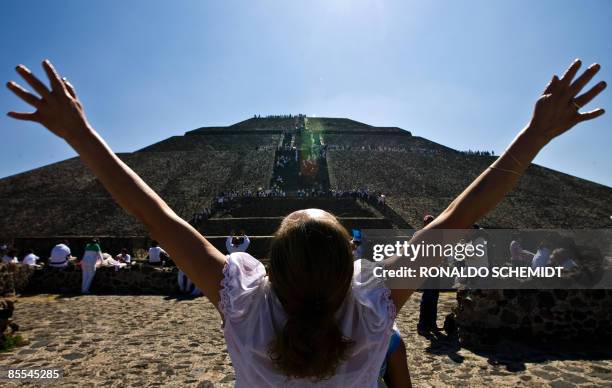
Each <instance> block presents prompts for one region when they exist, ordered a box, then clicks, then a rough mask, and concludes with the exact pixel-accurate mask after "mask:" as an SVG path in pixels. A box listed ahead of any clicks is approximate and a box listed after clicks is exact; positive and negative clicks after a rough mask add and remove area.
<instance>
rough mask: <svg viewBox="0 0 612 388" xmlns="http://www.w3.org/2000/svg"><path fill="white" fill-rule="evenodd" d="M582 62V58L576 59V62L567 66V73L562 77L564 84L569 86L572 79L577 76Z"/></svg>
mask: <svg viewBox="0 0 612 388" xmlns="http://www.w3.org/2000/svg"><path fill="white" fill-rule="evenodd" d="M581 64H582V62H580V59H576V60H575V61H574V63H572V64H571V65H570V67H568V68H567V70H566V71H565V74H563V76H562V77H561V79H560V81H561V84H562V85H565V86H568V85H569V84H570V83H571V82H572V80H573V79H574V77H575V76H576V73H577V72H578V69H580V65H581Z"/></svg>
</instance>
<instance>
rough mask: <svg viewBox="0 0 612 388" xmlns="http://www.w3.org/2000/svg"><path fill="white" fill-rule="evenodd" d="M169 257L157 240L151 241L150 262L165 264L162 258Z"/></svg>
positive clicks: (152, 263)
mask: <svg viewBox="0 0 612 388" xmlns="http://www.w3.org/2000/svg"><path fill="white" fill-rule="evenodd" d="M165 257H168V254H167V253H166V251H164V250H163V249H162V248H161V247H160V246H159V243H158V242H157V241H153V242H151V248H149V264H151V265H163V263H162V258H165Z"/></svg>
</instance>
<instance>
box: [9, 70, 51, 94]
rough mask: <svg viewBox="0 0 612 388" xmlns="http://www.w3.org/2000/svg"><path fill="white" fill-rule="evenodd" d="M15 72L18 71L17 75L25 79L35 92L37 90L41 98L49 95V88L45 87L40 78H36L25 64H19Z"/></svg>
mask: <svg viewBox="0 0 612 388" xmlns="http://www.w3.org/2000/svg"><path fill="white" fill-rule="evenodd" d="M16 70H17V73H19V75H20V76H21V77H22V78H23V79H24V80H26V82H27V83H28V84H30V86H31V87H32V88H33V89H34V90H36V92H38V94H40V95H41V96H42V97H43V98H45V97H47V96H48V95H49V93H50V92H49V89H47V87H46V86H45V84H43V83H42V82H40V80H39V79H38V78H36V76H35V75H34V74H32V72H31V71H30V70H29V69H28V68H27V67H25V66H23V65H19V66H17V68H16Z"/></svg>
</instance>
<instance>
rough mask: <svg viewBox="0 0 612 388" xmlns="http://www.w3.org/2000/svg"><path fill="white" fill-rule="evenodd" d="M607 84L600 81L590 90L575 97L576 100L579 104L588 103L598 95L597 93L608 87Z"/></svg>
mask: <svg viewBox="0 0 612 388" xmlns="http://www.w3.org/2000/svg"><path fill="white" fill-rule="evenodd" d="M606 86H607V85H606V83H605V82H604V81H601V82H600V83H598V84H597V85H595V86H593V87H592V88H591V89H589V91H588V92H586V93H583V94H581V95H580V96H578V97H576V98H575V99H574V102H575V103H576V104H578V106H585V105H586V104H588V103H589V102H591V100H592V99H594V98H595V97H597V95H598V94H599V93H601V92H602V91H603V90H604V89H605V88H606Z"/></svg>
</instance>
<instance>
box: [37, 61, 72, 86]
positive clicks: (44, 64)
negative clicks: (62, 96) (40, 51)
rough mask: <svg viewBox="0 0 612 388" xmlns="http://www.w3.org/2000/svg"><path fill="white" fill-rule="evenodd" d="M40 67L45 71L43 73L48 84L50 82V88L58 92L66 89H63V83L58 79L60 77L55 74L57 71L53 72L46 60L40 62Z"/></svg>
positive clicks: (51, 66)
mask: <svg viewBox="0 0 612 388" xmlns="http://www.w3.org/2000/svg"><path fill="white" fill-rule="evenodd" d="M42 67H43V69H45V73H47V77H48V78H49V82H51V88H52V89H53V90H55V91H58V92H59V91H64V92H65V91H66V89H65V88H64V83H63V82H62V80H61V79H60V76H59V75H58V74H57V71H55V68H54V67H53V65H52V64H51V62H50V61H49V60H48V59H45V60H44V61H43V62H42Z"/></svg>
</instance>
